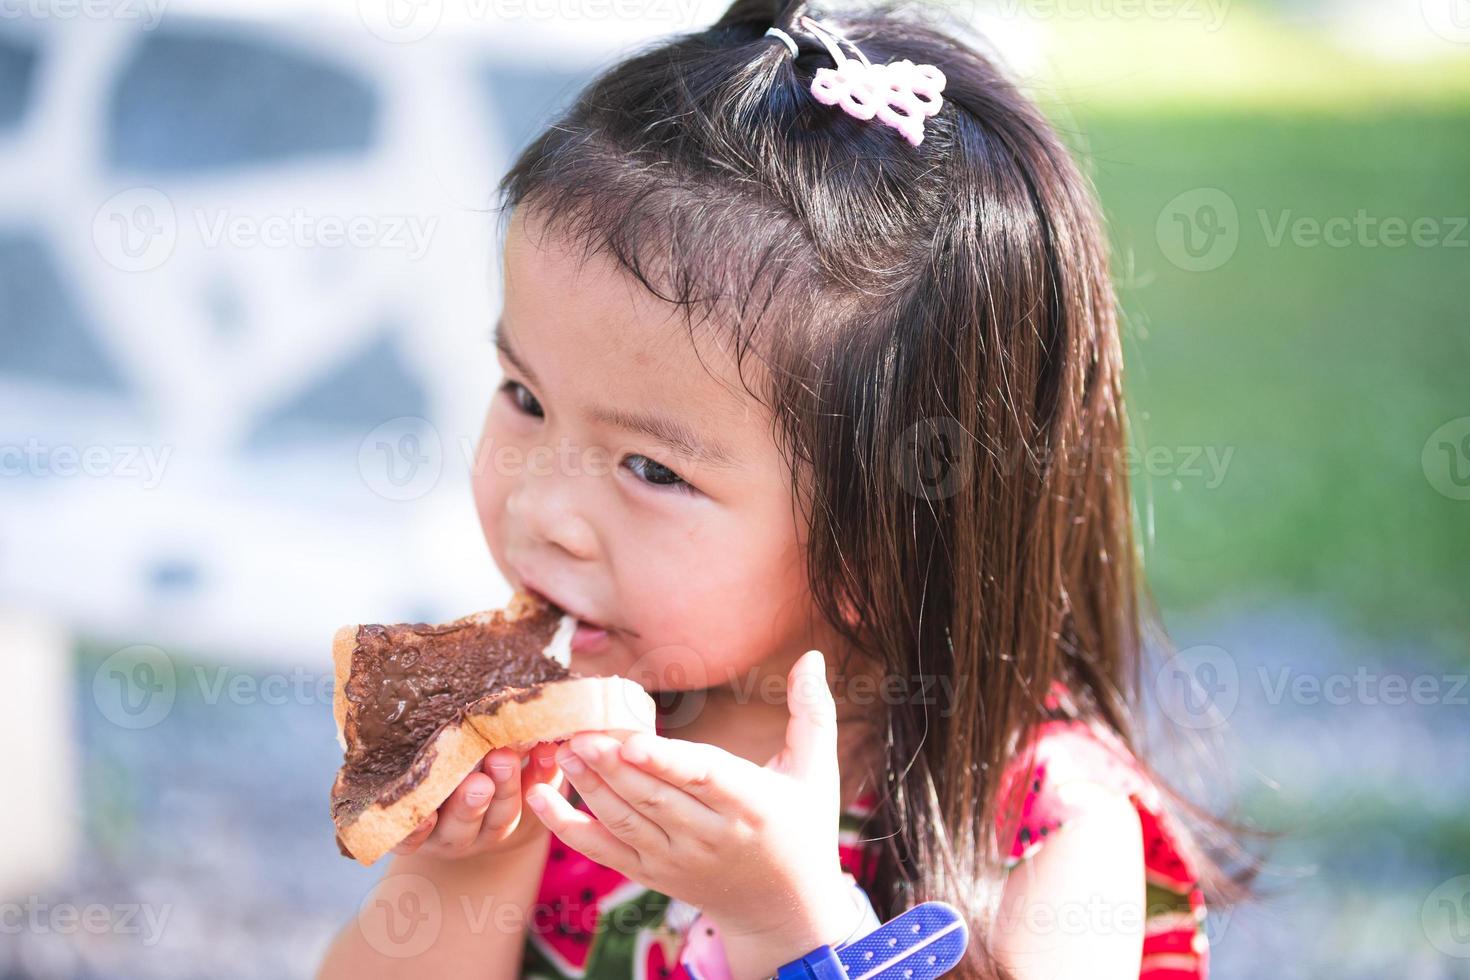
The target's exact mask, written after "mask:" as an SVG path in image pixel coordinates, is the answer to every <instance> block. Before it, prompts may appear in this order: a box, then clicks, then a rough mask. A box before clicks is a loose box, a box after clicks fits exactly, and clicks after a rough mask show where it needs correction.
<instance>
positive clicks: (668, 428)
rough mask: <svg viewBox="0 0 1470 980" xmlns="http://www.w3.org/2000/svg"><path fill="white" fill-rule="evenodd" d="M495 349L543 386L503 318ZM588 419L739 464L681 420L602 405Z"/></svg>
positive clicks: (694, 455) (717, 461)
mask: <svg viewBox="0 0 1470 980" xmlns="http://www.w3.org/2000/svg"><path fill="white" fill-rule="evenodd" d="M495 349H496V350H498V351H500V353H501V354H502V355H503V356H504V357H505V359H506V360H507V361H509V362H510V363H511V366H512V367H514V368H515V369H516V370H517V371H519V372H520V373H521V374H523V375H525V377H526V380H527V381H529V382H531V384H533V385H535V386H536V387H538V388H539V387H541V381H540V379H539V378H537V377H536V372H535V371H532V370H531V367H530V365H528V364H527V363H526V362H525V361H523V360H521V356H520V355H519V354H517V353H516V351H515V348H514V347H512V346H511V344H510V336H509V334H508V333H507V332H506V329H505V321H504V320H503V319H502V320H497V321H496V322H495ZM587 416H588V418H591V419H593V420H594V421H597V422H601V423H603V424H604V425H610V426H612V427H614V428H617V429H623V430H625V431H628V432H637V433H640V434H641V435H645V436H647V437H649V438H650V439H653V440H654V441H655V442H658V443H660V444H662V445H663V446H665V447H667V448H668V449H670V450H671V451H673V452H674V453H676V454H678V455H681V456H685V457H688V458H690V459H694V460H697V461H698V462H700V463H701V464H709V465H710V466H716V467H722V468H727V469H728V468H733V467H736V466H738V465H739V462H738V461H737V460H736V458H735V455H734V454H733V453H732V452H730V450H728V449H726V448H725V447H724V445H722V444H721V443H718V442H711V441H709V440H706V439H703V438H701V437H700V436H699V434H698V433H696V432H695V431H694V429H693V428H691V427H690V426H689V425H688V424H687V423H685V422H684V421H683V420H682V419H678V418H674V417H672V416H669V415H663V414H660V413H651V412H630V411H627V410H625V409H620V408H605V407H603V406H600V405H596V406H593V407H592V408H591V409H589V410H588V412H587Z"/></svg>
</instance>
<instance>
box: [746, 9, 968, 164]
mask: <svg viewBox="0 0 1470 980" xmlns="http://www.w3.org/2000/svg"><path fill="white" fill-rule="evenodd" d="M799 22H800V23H801V25H802V26H803V27H805V28H807V29H808V30H809V31H811V32H812V34H814V35H815V36H816V38H817V40H819V41H821V42H822V44H823V46H824V47H826V49H827V53H828V54H830V55H831V56H832V60H833V61H835V62H836V63H837V67H836V68H818V69H817V74H816V77H815V78H813V79H812V95H813V97H815V98H816V100H817V101H818V102H820V103H822V104H823V105H835V106H840V107H841V108H842V111H843V112H845V113H847V114H848V115H849V116H852V117H853V118H854V119H872V118H874V117H875V116H876V117H877V119H878V121H879V122H881V123H883V124H884V125H886V126H891V127H892V128H894V129H896V130H898V131H899V133H901V134H902V135H903V137H904V139H906V140H908V141H909V142H910V143H912V144H913V145H914V146H918V145H919V144H920V143H921V142H923V140H924V119H925V117H927V116H932V115H934V114H935V113H937V112H938V111H939V110H940V108H942V107H943V105H944V99H943V98H942V97H941V96H940V94H939V93H940V92H942V91H944V84H945V78H944V73H943V72H942V71H940V70H939V69H938V68H936V67H934V66H933V65H916V64H914V63H913V62H912V61H910V60H908V59H907V58H905V59H903V60H902V61H894V62H890V63H889V64H886V65H875V64H873V63H872V62H870V61H868V58H867V56H866V55H864V54H863V52H862V49H861V48H859V47H858V46H857V45H856V44H854V43H853V42H852V41H849V40H848V39H847V38H845V37H843V36H842V35H841V34H839V33H837V32H836V31H834V30H831V29H830V28H827V27H823V26H822V25H821V24H819V23H817V22H816V21H815V20H813V19H812V18H810V17H806V16H803V17H801V18H800V21H799ZM773 32H774V33H778V34H779V35H780V36H781V37H782V38H784V39H785V40H786V42H787V43H788V44H789V45H790V47H791V49H792V53H793V55H794V54H795V52H796V44H795V42H794V41H792V40H791V38H790V36H789V35H787V34H786V33H785V32H784V31H777V29H776V28H771V29H770V30H768V31H766V33H767V34H770V33H773ZM838 42H841V43H843V44H846V45H848V46H849V47H851V48H852V50H853V51H855V52H857V58H849V57H847V56H846V55H844V54H843V53H842V48H841V47H840V45H839V43H838Z"/></svg>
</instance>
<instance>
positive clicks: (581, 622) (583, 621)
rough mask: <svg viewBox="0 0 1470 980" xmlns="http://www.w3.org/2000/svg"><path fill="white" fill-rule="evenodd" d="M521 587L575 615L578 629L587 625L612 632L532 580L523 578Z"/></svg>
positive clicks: (589, 627)
mask: <svg viewBox="0 0 1470 980" xmlns="http://www.w3.org/2000/svg"><path fill="white" fill-rule="evenodd" d="M521 588H522V589H524V590H526V591H527V592H529V593H531V594H532V595H534V596H537V597H538V598H541V599H544V600H545V601H547V602H549V603H551V605H553V606H555V607H556V608H558V609H560V610H561V611H562V612H564V613H566V614H567V615H569V616H573V617H575V618H576V620H577V626H578V629H579V630H580V629H581V628H582V627H584V626H585V627H587V628H588V629H593V630H603V631H605V632H609V633H610V632H612V629H611V627H608V626H605V625H603V624H602V623H599V622H598V621H597V620H595V619H592V618H590V617H588V616H584V615H583V614H582V613H581V612H579V611H578V610H577V609H576V608H575V607H573V606H569V605H567V604H566V603H565V602H562V601H561V600H560V599H558V598H556V597H555V596H552V595H549V594H547V593H546V592H543V591H542V590H541V589H539V588H537V587H536V586H534V585H532V584H531V583H530V582H527V581H526V580H525V579H522V580H521Z"/></svg>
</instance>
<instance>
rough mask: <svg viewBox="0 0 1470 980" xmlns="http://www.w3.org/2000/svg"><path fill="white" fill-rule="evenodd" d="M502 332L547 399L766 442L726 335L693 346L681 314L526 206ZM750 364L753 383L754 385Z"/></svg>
mask: <svg viewBox="0 0 1470 980" xmlns="http://www.w3.org/2000/svg"><path fill="white" fill-rule="evenodd" d="M503 281H504V289H505V305H504V314H503V316H502V320H501V324H500V332H501V333H502V335H503V336H504V337H505V339H506V340H508V342H509V344H510V346H511V347H513V348H514V350H515V353H516V354H517V355H519V357H520V359H521V360H523V361H525V362H526V366H527V367H528V368H529V369H530V370H531V371H533V372H534V373H535V374H536V381H537V382H538V383H539V384H540V385H541V387H542V388H543V389H545V390H543V391H541V392H539V394H541V395H543V396H546V397H553V398H559V399H565V398H569V397H570V398H573V399H575V401H576V402H577V403H578V406H579V409H581V410H582V412H583V414H584V415H586V416H588V417H594V416H597V415H599V414H601V415H606V414H607V413H606V412H605V411H603V412H599V411H598V410H599V409H604V410H607V409H611V410H623V411H628V410H632V411H642V412H661V413H666V414H669V415H676V416H678V417H679V418H681V419H682V420H684V421H686V422H688V423H689V424H690V425H692V426H694V427H695V428H697V429H703V430H705V432H706V434H708V435H709V436H710V437H711V438H713V437H715V436H716V435H718V438H719V440H720V441H722V442H725V443H726V444H733V445H732V448H735V449H736V450H737V451H738V450H739V449H740V448H741V443H742V442H744V443H746V444H747V445H746V446H745V447H744V448H746V449H753V448H754V447H752V446H750V445H749V443H751V442H752V441H754V440H756V439H758V438H761V437H765V436H766V424H767V422H768V420H769V413H768V412H767V410H766V409H765V408H764V407H763V406H762V405H761V404H760V402H759V401H757V400H756V399H755V398H753V397H752V396H751V395H750V393H749V392H747V391H746V390H745V389H744V388H743V387H742V385H741V382H740V379H739V376H738V374H737V371H736V365H735V360H734V357H733V356H732V355H731V354H730V353H729V351H728V349H727V348H726V339H725V337H724V336H723V334H721V333H720V331H719V330H718V329H711V330H703V331H698V332H697V337H698V340H697V344H698V346H697V348H696V340H695V339H693V338H691V333H690V330H689V327H688V325H687V323H686V320H685V317H684V315H683V313H682V311H681V310H680V308H679V307H677V306H675V305H674V304H671V303H667V302H665V301H663V300H661V299H659V298H658V297H656V296H654V295H653V294H652V293H650V292H649V291H648V290H647V288H646V287H644V286H643V285H642V283H640V282H638V281H637V280H636V279H634V278H633V277H632V276H631V275H630V274H628V273H627V272H626V271H625V270H624V269H623V268H622V267H621V266H620V265H618V264H617V263H616V262H615V261H614V260H613V259H611V258H609V257H607V256H605V255H602V254H596V255H589V256H585V257H584V256H583V255H582V254H581V252H580V251H578V250H576V249H574V248H571V247H569V246H568V245H567V244H566V243H565V242H563V241H562V240H560V239H558V238H556V237H554V236H552V235H550V234H548V233H547V231H546V229H545V226H544V225H542V224H541V223H540V222H539V221H538V220H537V219H536V217H535V216H534V215H533V214H528V213H527V212H526V209H525V208H517V209H516V211H515V212H514V214H513V215H512V218H511V220H510V222H509V223H508V225H507V230H506V240H505V248H504V280H503ZM753 366H754V365H752V363H751V361H750V360H747V362H746V364H745V373H746V377H747V380H753V376H752V368H753Z"/></svg>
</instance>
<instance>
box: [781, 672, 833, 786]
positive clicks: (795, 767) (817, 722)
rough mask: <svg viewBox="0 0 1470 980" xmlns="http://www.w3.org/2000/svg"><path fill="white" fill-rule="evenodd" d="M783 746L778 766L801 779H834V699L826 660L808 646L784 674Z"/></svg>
mask: <svg viewBox="0 0 1470 980" xmlns="http://www.w3.org/2000/svg"><path fill="white" fill-rule="evenodd" d="M786 707H787V710H789V711H790V712H791V720H790V721H788V722H787V723H786V747H785V748H784V749H783V750H782V752H781V756H780V757H779V758H780V760H781V763H782V765H781V767H780V768H781V769H783V770H784V771H785V772H787V773H788V774H790V775H792V776H796V777H798V778H800V779H803V780H818V781H824V782H825V781H828V780H831V781H832V782H833V783H834V784H835V783H836V780H837V703H836V702H835V701H833V700H832V691H831V689H830V688H828V686H827V660H826V657H824V656H823V655H822V651H820V650H808V651H807V652H806V653H804V654H802V655H801V657H800V658H799V659H798V660H797V661H796V663H794V664H792V665H791V672H790V674H788V675H787V677H786Z"/></svg>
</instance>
